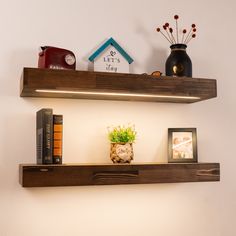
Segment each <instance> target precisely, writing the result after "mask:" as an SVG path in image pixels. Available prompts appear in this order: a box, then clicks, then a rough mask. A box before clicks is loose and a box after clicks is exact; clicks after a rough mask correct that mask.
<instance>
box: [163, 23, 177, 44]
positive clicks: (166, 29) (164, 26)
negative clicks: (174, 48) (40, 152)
mask: <svg viewBox="0 0 236 236" xmlns="http://www.w3.org/2000/svg"><path fill="white" fill-rule="evenodd" d="M163 29H164V30H165V31H166V33H167V35H168V38H169V39H170V41H171V43H172V44H173V43H174V41H173V38H172V37H171V36H170V34H169V30H168V29H169V23H165V25H163Z"/></svg>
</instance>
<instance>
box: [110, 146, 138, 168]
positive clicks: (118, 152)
mask: <svg viewBox="0 0 236 236" xmlns="http://www.w3.org/2000/svg"><path fill="white" fill-rule="evenodd" d="M110 158H111V160H112V162H113V163H130V162H131V160H133V158H134V152H133V143H111V151H110Z"/></svg>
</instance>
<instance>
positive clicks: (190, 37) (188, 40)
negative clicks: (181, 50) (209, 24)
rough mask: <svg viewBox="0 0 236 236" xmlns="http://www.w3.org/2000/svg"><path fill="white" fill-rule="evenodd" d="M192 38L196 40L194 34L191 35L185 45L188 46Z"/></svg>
mask: <svg viewBox="0 0 236 236" xmlns="http://www.w3.org/2000/svg"><path fill="white" fill-rule="evenodd" d="M193 38H196V34H192V37H190V38H189V40H188V41H187V42H186V44H188V43H189V42H190V41H191V39H193Z"/></svg>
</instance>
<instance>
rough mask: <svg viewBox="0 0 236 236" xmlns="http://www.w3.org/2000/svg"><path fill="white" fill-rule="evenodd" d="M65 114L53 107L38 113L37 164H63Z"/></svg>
mask: <svg viewBox="0 0 236 236" xmlns="http://www.w3.org/2000/svg"><path fill="white" fill-rule="evenodd" d="M62 129H63V116H62V115H53V110H52V109H51V108H43V109H41V110H39V111H37V113H36V143H37V151H36V152H37V164H62Z"/></svg>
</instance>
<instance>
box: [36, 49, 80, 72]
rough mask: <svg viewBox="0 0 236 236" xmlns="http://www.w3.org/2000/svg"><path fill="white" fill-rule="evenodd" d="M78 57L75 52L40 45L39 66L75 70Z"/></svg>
mask: <svg viewBox="0 0 236 236" xmlns="http://www.w3.org/2000/svg"><path fill="white" fill-rule="evenodd" d="M75 66H76V58H75V55H74V53H73V52H71V51H69V50H67V49H63V48H56V47H51V46H43V47H40V52H39V60H38V67H39V68H49V69H63V70H64V69H70V70H75Z"/></svg>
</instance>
